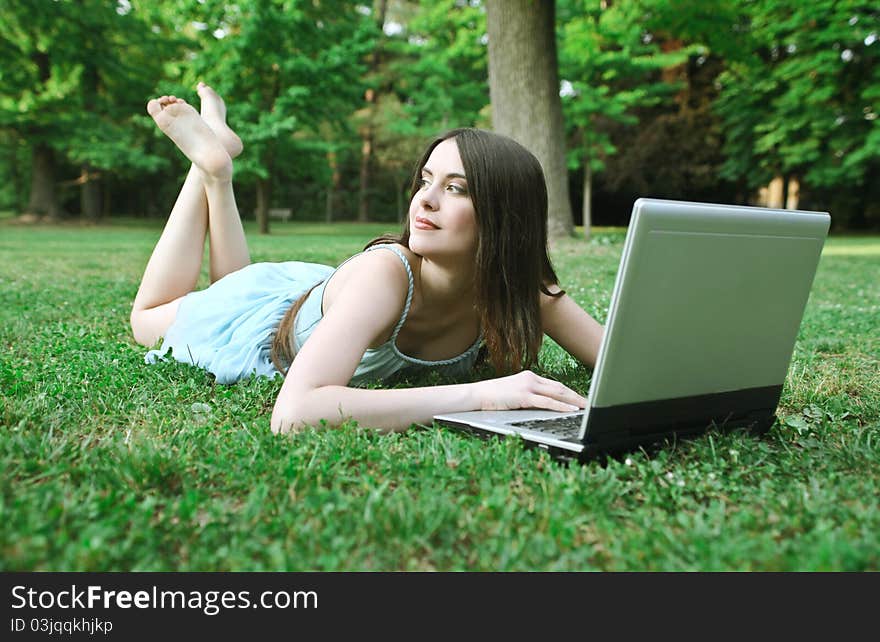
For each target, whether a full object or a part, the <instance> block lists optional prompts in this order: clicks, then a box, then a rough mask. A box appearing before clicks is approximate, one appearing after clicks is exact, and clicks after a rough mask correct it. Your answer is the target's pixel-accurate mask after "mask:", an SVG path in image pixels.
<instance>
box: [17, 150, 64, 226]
mask: <svg viewBox="0 0 880 642" xmlns="http://www.w3.org/2000/svg"><path fill="white" fill-rule="evenodd" d="M25 209H26V212H25V213H27V214H35V215H37V216H45V217H48V218H50V219H54V218H58V216H59V214H60V208H59V207H58V194H57V192H56V191H55V151H54V150H53V149H52V148H51V147H49V146H48V145H46V144H45V143H37V144H36V145H34V147H33V150H32V151H31V195H30V199H29V200H28V204H27V207H26V208H25Z"/></svg>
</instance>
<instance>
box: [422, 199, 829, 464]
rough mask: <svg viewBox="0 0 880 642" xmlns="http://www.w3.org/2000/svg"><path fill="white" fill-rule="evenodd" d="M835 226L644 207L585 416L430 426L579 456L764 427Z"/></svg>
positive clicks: (726, 209) (757, 213) (489, 416)
mask: <svg viewBox="0 0 880 642" xmlns="http://www.w3.org/2000/svg"><path fill="white" fill-rule="evenodd" d="M830 222H831V218H830V216H829V215H828V214H827V213H824V212H804V211H793V210H773V209H765V208H757V207H744V206H731V205H714V204H707V203H686V202H680V201H666V200H657V199H639V200H638V201H636V203H635V205H634V206H633V214H632V219H631V221H630V225H629V229H628V231H627V235H626V241H625V243H624V246H623V256H622V257H621V259H620V267H619V268H618V271H617V279H616V281H615V283H614V291H613V293H612V296H611V306H610V308H609V310H608V318H607V321H606V324H605V334H604V336H603V339H602V344H601V347H600V349H599V355H598V358H597V361H596V368H595V370H594V372H593V377H592V381H591V383H590V391H589V395H588V403H587V408H586V410H585V411H581V412H579V413H573V414H563V413H558V412H553V411H540V410H537V411H536V410H514V411H475V412H460V413H451V414H442V415H437V416H436V417H434V419H435V421H436V422H438V423H440V424H442V425H446V426H451V427H455V428H460V429H464V430H467V431H469V432H475V433H477V434H480V435H482V436H489V435H519V436H520V437H522V438H523V439H524V440H526V442H527V443H528V444H530V445H535V446H539V447H541V448H545V449H547V450H549V451H551V452H552V453H553V455H555V456H557V457H560V458H563V459H580V460H584V459H587V458H589V457H591V456H594V455H597V454H609V453H614V452H620V451H626V450H632V449H635V448H638V447H639V446H644V445H648V444H652V443H658V442H663V441H664V440H666V439H670V438H676V437H684V436H692V435H698V434H701V433H703V432H705V431H706V430H707V429H708V428H711V427H715V428H720V429H732V428H749V429H751V430H752V431H754V432H756V433H758V434H760V433H763V432H765V431H766V430H768V429H769V428H770V426H772V425H773V422H774V421H775V419H776V407H777V404H778V403H779V398H780V395H781V393H782V386H783V383H784V382H785V378H786V374H787V372H788V366H789V362H790V361H791V355H792V352H793V351H794V344H795V339H796V338H797V334H798V330H799V328H800V323H801V318H802V317H803V314H804V308H805V307H806V304H807V299H808V297H809V293H810V288H811V287H812V283H813V277H814V276H815V274H816V268H817V266H818V264H819V257H820V255H821V253H822V246H823V245H824V243H825V238H826V236H827V235H828V228H829V225H830ZM584 260H585V261H588V260H589V257H585V258H584Z"/></svg>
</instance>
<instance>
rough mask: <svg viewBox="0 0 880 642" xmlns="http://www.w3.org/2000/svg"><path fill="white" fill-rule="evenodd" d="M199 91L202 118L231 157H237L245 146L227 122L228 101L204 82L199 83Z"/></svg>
mask: <svg viewBox="0 0 880 642" xmlns="http://www.w3.org/2000/svg"><path fill="white" fill-rule="evenodd" d="M197 91H198V93H199V98H201V99H202V118H203V119H204V120H205V122H206V123H208V127H210V128H211V129H213V130H214V134H216V136H217V139H218V140H219V141H220V144H221V145H223V147H224V148H225V149H226V153H227V154H229V157H230V158H235V157H236V156H238V155H239V154H241V150H242V148H243V147H244V146H243V145H242V144H241V138H239V137H238V135H237V134H236V133H235V132H234V131H232V130H231V129H230V128H229V125H227V124H226V103H224V102H223V99H222V98H220V94H218V93H217V92H216V91H214V89H213V88H211V87H210V86H209V85H206V84H205V83H203V82H200V83H199V86H198V88H197Z"/></svg>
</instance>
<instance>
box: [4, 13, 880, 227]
mask: <svg viewBox="0 0 880 642" xmlns="http://www.w3.org/2000/svg"><path fill="white" fill-rule="evenodd" d="M483 5H484V3H481V2H479V1H478V0H471V1H465V0H432V1H431V2H413V1H407V0H375V1H374V2H373V3H372V4H370V3H368V2H360V3H359V2H346V1H333V0H300V1H296V0H235V1H233V0H225V1H219V0H198V1H196V0H191V1H188V0H161V1H158V0H143V1H141V0H76V1H74V0H61V1H50V0H5V1H4V2H3V3H2V4H0V210H6V211H14V212H17V213H27V214H29V215H31V216H40V217H63V216H79V217H83V218H87V219H95V220H97V219H100V218H102V217H107V216H111V215H114V216H115V215H129V216H163V217H164V216H165V214H166V212H167V211H168V209H169V207H170V204H171V201H172V199H173V198H174V195H175V193H176V191H177V189H178V187H179V182H180V180H181V179H182V176H183V172H184V170H185V166H184V159H183V158H182V156H181V155H180V153H179V152H178V151H177V150H176V149H175V148H174V147H173V145H171V144H169V143H168V141H167V140H165V139H164V138H163V137H162V136H161V135H160V134H159V133H158V132H157V130H156V127H155V125H154V124H153V123H152V121H151V120H150V118H149V117H148V116H147V115H146V111H145V108H144V107H145V103H146V101H147V100H148V99H149V98H150V97H153V96H156V95H160V94H175V95H178V96H181V97H184V98H186V99H188V100H190V101H193V103H194V104H196V105H197V104H198V101H197V96H196V95H195V91H194V87H195V84H196V82H197V81H198V80H204V81H206V82H208V83H209V84H212V85H213V86H214V87H215V88H216V89H217V90H218V91H219V92H220V93H221V94H222V95H223V96H224V97H225V98H226V101H227V105H228V108H229V121H230V123H231V125H232V126H233V127H234V128H235V129H236V131H237V132H238V133H239V134H240V135H241V137H242V139H243V140H244V142H245V152H244V154H243V155H242V156H241V157H240V159H239V160H238V161H237V163H236V186H237V194H238V199H239V207H240V209H241V211H242V214H243V216H245V217H248V218H250V217H254V216H256V214H257V213H259V214H260V216H259V219H260V220H261V223H262V227H263V228H264V230H267V229H268V218H267V217H266V216H265V214H266V212H267V211H268V210H269V209H270V208H288V209H291V210H292V215H293V218H294V219H298V220H328V221H332V220H373V221H394V220H397V219H398V218H400V216H401V214H402V213H403V212H404V211H405V207H406V201H407V190H408V181H409V177H410V172H411V169H412V164H413V162H414V161H415V160H416V158H417V156H418V152H419V151H420V149H421V148H422V146H423V145H424V143H425V142H426V140H427V139H428V138H430V137H431V136H432V135H434V134H436V133H438V132H440V131H442V130H445V129H448V128H451V127H457V126H479V127H485V128H491V127H492V123H491V109H490V106H489V86H488V81H487V78H488V69H487V67H488V54H487V49H488V37H487V32H488V30H487V24H486V21H487V14H486V9H485V7H484V6H483ZM555 18H556V19H555V26H556V41H557V52H558V54H557V55H558V69H559V78H560V95H561V101H562V108H563V113H564V118H565V132H566V137H567V139H566V141H565V147H566V150H567V152H566V155H567V161H568V168H569V170H568V181H569V186H570V190H569V193H570V195H571V201H572V209H573V212H574V218H575V222H576V223H578V224H579V223H581V221H583V220H585V218H586V220H591V221H592V223H593V224H599V225H609V224H624V223H626V221H627V217H628V214H629V211H630V207H631V205H632V201H633V199H635V198H637V197H639V196H654V197H661V198H677V199H687V200H711V201H720V202H739V203H753V204H754V203H761V204H769V205H771V206H779V207H782V206H789V207H801V208H808V209H810V208H816V209H827V210H830V211H831V212H832V215H833V219H834V224H835V226H836V227H838V228H840V227H846V228H852V229H858V228H869V227H878V226H880V125H878V122H877V113H878V111H880V67H878V65H877V61H878V57H880V54H878V52H880V43H878V42H877V39H878V34H880V8H878V7H877V5H876V3H870V2H859V1H855V0H813V1H812V2H802V1H801V0H719V1H717V2H704V1H702V0H617V1H611V0H557V2H556V7H555ZM536 127H540V124H539V123H537V124H536Z"/></svg>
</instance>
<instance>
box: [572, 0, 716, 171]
mask: <svg viewBox="0 0 880 642" xmlns="http://www.w3.org/2000/svg"><path fill="white" fill-rule="evenodd" d="M664 4H665V3H664V2H657V1H655V0H650V1H649V0H642V1H640V2H618V3H611V4H609V6H608V7H607V8H602V7H601V6H600V5H599V4H597V3H595V2H591V1H589V0H566V1H561V2H560V3H559V9H558V16H557V19H558V23H559V27H558V38H559V43H560V45H559V70H560V78H562V79H563V81H564V82H565V81H567V82H568V83H569V86H568V87H567V88H566V91H564V92H563V107H564V109H565V117H566V125H567V127H568V128H569V130H570V131H572V132H575V134H574V138H575V139H576V140H578V141H579V142H577V143H575V145H574V146H573V147H572V148H571V149H570V150H569V165H570V166H571V167H572V168H575V167H578V166H580V165H582V164H583V163H589V164H590V167H591V169H592V170H593V171H602V170H603V169H604V168H605V163H604V159H606V158H608V157H610V156H613V155H614V154H615V153H616V151H617V149H616V147H615V145H614V143H613V142H612V138H611V133H610V131H609V128H608V125H609V124H610V123H621V124H624V125H628V126H635V125H636V124H637V123H638V117H637V116H636V113H635V109H636V108H638V107H650V106H653V105H657V104H658V103H660V102H661V101H663V100H665V99H669V98H670V97H671V96H672V95H673V94H674V93H675V92H676V91H678V90H679V89H680V86H678V85H677V84H675V83H669V82H666V81H664V80H663V79H662V78H661V76H660V75H659V72H660V71H662V70H663V69H668V68H671V67H675V66H678V65H681V64H682V63H683V62H685V61H686V60H687V59H688V56H689V55H690V54H691V53H692V52H693V51H697V50H699V45H693V46H690V47H683V48H676V49H674V50H671V51H663V50H662V49H661V47H660V42H658V41H657V39H656V38H655V37H654V36H653V35H652V34H651V33H650V31H649V28H650V27H651V22H650V19H651V18H652V9H654V8H655V6H661V7H662V6H663V5H664Z"/></svg>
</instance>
